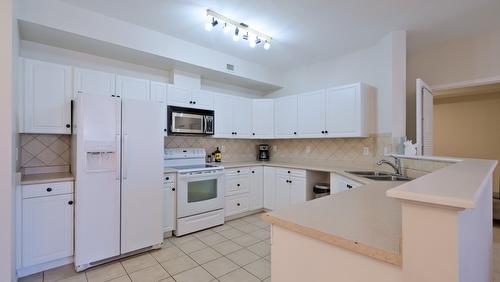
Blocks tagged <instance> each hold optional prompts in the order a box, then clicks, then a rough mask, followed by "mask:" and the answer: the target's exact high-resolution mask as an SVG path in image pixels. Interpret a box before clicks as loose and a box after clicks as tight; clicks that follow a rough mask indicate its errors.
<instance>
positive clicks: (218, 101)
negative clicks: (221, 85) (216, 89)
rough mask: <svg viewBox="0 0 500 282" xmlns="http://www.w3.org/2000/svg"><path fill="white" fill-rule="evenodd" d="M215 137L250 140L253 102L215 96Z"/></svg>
mask: <svg viewBox="0 0 500 282" xmlns="http://www.w3.org/2000/svg"><path fill="white" fill-rule="evenodd" d="M214 110H215V136H216V137H227V138H249V137H250V136H251V131H252V100H250V99H247V98H243V97H238V96H231V95H224V94H215V99H214Z"/></svg>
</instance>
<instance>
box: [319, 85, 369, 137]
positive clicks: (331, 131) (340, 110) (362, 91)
mask: <svg viewBox="0 0 500 282" xmlns="http://www.w3.org/2000/svg"><path fill="white" fill-rule="evenodd" d="M370 95H371V94H370V93H369V91H368V89H367V87H366V86H364V85H363V84H361V83H358V84H353V85H349V86H344V87H336V88H331V89H327V90H326V130H327V131H328V137H366V136H368V135H369V134H370V131H371V124H373V120H374V116H373V111H372V108H373V101H372V99H371V97H370Z"/></svg>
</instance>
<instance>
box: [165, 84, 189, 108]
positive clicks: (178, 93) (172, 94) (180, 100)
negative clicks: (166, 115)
mask: <svg viewBox="0 0 500 282" xmlns="http://www.w3.org/2000/svg"><path fill="white" fill-rule="evenodd" d="M189 102H192V100H191V90H189V89H187V88H182V87H178V86H174V85H172V84H169V85H168V86H167V104H168V105H172V106H178V107H192V106H193V105H192V103H189Z"/></svg>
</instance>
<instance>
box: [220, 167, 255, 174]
mask: <svg viewBox="0 0 500 282" xmlns="http://www.w3.org/2000/svg"><path fill="white" fill-rule="evenodd" d="M249 173H250V168H249V167H238V168H230V169H226V170H225V174H226V176H238V175H247V174H249Z"/></svg>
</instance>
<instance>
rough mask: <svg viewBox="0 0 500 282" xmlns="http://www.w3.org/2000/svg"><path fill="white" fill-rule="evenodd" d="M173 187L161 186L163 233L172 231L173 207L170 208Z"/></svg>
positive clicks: (171, 185)
mask: <svg viewBox="0 0 500 282" xmlns="http://www.w3.org/2000/svg"><path fill="white" fill-rule="evenodd" d="M173 189H175V186H174V185H173V183H172V184H164V185H163V232H168V231H172V230H173V229H174V228H173V220H172V219H173V214H174V207H173V206H172V199H173V194H174V193H175V192H174V191H173Z"/></svg>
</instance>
